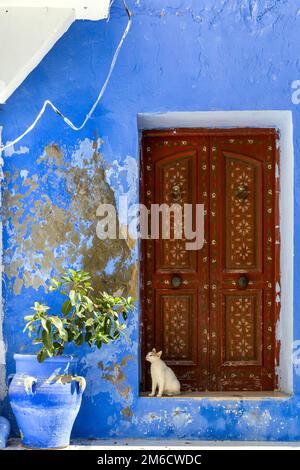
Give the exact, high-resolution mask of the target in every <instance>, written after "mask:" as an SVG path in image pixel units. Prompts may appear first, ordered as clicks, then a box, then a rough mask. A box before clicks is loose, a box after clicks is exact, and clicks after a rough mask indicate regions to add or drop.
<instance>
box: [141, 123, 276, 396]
mask: <svg viewBox="0 0 300 470" xmlns="http://www.w3.org/2000/svg"><path fill="white" fill-rule="evenodd" d="M276 158H277V154H276V133H275V131H274V130H272V129H261V130H259V129H245V130H237V129H235V130H205V129H197V130H196V129H195V130H176V131H172V130H170V131H151V132H150V131H149V132H146V133H145V134H144V135H143V139H142V159H141V165H142V168H141V169H142V176H141V202H142V203H144V204H145V205H146V206H147V208H148V209H150V207H151V204H167V205H171V204H172V203H178V204H180V205H183V204H187V203H190V204H193V207H194V206H195V204H196V203H198V204H201V203H202V204H204V209H205V218H204V220H205V224H204V236H205V243H204V246H203V248H202V249H201V250H197V251H189V250H187V249H186V245H185V242H186V241H185V240H184V239H183V240H178V239H176V237H175V236H174V230H173V228H174V217H173V216H172V217H173V218H172V217H171V219H170V230H171V238H170V239H169V240H165V239H162V233H161V230H162V226H161V220H160V222H159V238H158V239H156V240H151V239H148V240H143V241H142V246H141V247H142V249H141V266H142V270H141V287H142V290H141V300H142V372H143V373H142V382H143V389H144V390H145V389H146V390H149V389H150V380H149V366H148V365H146V364H145V360H144V357H145V355H146V353H147V352H148V351H149V350H151V349H152V348H153V347H156V349H157V350H159V349H162V350H163V359H164V360H165V361H166V362H167V364H168V365H170V366H171V367H172V368H173V370H174V371H175V373H176V375H177V376H178V378H179V380H180V382H181V385H182V389H183V390H199V391H201V390H212V391H222V390H227V391H229V390H237V391H242V390H249V391H260V390H274V388H276V378H275V349H276V342H275V331H274V330H275V328H274V327H275V322H276V315H277V312H276V308H278V307H277V306H276V302H275V296H276V289H275V286H276V282H277V281H278V279H277V277H276V276H277V273H278V272H279V266H278V262H277V260H278V250H279V248H278V243H279V238H278V237H279V229H278V221H277V216H278V214H277V213H278V207H277V193H278V188H277V181H278V178H277V179H276ZM152 223H153V220H152ZM150 224H151V217H150V216H149V225H150ZM276 224H277V228H276ZM276 241H277V242H276ZM276 243H277V244H276Z"/></svg>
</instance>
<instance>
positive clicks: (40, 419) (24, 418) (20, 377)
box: [9, 354, 85, 449]
mask: <svg viewBox="0 0 300 470" xmlns="http://www.w3.org/2000/svg"><path fill="white" fill-rule="evenodd" d="M14 359H15V361H16V373H15V374H14V375H13V377H12V378H10V385H9V398H10V403H11V406H12V409H13V412H14V415H15V417H16V420H17V423H18V426H19V429H20V433H21V438H22V444H23V446H25V447H30V448H45V449H49V448H62V447H67V446H68V445H69V442H70V435H71V431H72V427H73V424H74V421H75V418H76V416H77V414H78V411H79V408H80V405H81V398H82V393H83V390H84V388H85V380H84V378H83V377H78V376H77V375H76V371H77V359H76V358H74V357H72V356H59V357H53V358H48V359H46V360H45V361H44V362H43V363H39V362H38V361H37V359H36V356H34V355H23V354H15V355H14Z"/></svg>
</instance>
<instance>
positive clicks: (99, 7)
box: [0, 0, 110, 20]
mask: <svg viewBox="0 0 300 470" xmlns="http://www.w3.org/2000/svg"><path fill="white" fill-rule="evenodd" d="M0 7H4V8H5V9H9V8H12V7H18V8H61V9H71V10H74V14H75V18H76V19H77V20H102V19H103V18H107V17H108V14H109V8H110V0H0Z"/></svg>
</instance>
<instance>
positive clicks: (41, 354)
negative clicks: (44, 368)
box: [36, 348, 48, 362]
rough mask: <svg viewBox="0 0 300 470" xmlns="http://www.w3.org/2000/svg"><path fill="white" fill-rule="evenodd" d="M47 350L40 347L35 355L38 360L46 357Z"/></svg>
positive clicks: (41, 360) (42, 360)
mask: <svg viewBox="0 0 300 470" xmlns="http://www.w3.org/2000/svg"><path fill="white" fill-rule="evenodd" d="M47 355H48V354H47V351H46V349H45V348H42V349H41V350H40V351H39V352H38V353H37V355H36V357H37V360H38V362H44V360H45V359H46V357H47Z"/></svg>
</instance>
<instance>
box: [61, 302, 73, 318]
mask: <svg viewBox="0 0 300 470" xmlns="http://www.w3.org/2000/svg"><path fill="white" fill-rule="evenodd" d="M71 310H72V303H71V301H70V300H69V299H67V300H65V301H64V303H63V304H62V306H61V313H62V314H63V315H64V316H66V315H68V313H70V311H71Z"/></svg>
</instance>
